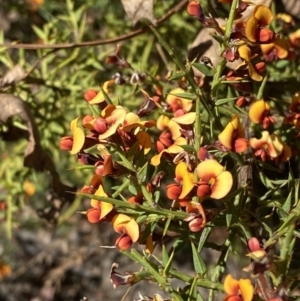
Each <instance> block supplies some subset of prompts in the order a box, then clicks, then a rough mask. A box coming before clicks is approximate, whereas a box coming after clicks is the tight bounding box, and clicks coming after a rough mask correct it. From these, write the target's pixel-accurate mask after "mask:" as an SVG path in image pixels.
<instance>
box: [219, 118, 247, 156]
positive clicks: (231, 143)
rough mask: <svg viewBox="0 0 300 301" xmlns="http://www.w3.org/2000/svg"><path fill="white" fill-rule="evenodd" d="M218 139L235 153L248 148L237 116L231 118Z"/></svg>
mask: <svg viewBox="0 0 300 301" xmlns="http://www.w3.org/2000/svg"><path fill="white" fill-rule="evenodd" d="M218 138H219V141H220V142H221V143H222V144H223V145H224V146H225V147H226V148H227V149H229V150H232V151H234V152H237V153H242V152H244V151H245V150H246V149H247V147H248V141H247V140H246V139H245V131H244V128H243V126H242V125H241V123H240V118H239V116H238V115H235V116H233V118H232V120H231V121H230V122H229V123H228V124H227V126H226V127H225V129H224V130H223V131H222V133H220V134H219V136H218Z"/></svg>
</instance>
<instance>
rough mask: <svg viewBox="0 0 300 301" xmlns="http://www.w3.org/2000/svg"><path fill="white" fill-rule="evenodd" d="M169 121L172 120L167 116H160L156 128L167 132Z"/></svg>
mask: <svg viewBox="0 0 300 301" xmlns="http://www.w3.org/2000/svg"><path fill="white" fill-rule="evenodd" d="M169 121H170V118H169V117H168V116H166V115H160V116H159V117H158V119H157V122H156V127H157V128H158V129H159V130H161V131H163V130H165V129H166V128H168V124H169Z"/></svg>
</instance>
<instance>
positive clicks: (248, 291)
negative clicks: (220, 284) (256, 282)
mask: <svg viewBox="0 0 300 301" xmlns="http://www.w3.org/2000/svg"><path fill="white" fill-rule="evenodd" d="M224 290H225V293H226V294H227V295H226V297H225V298H224V301H251V300H252V299H253V294H254V288H253V285H252V284H251V281H250V280H249V279H240V280H236V279H234V278H233V277H232V276H231V275H230V274H229V275H227V276H226V278H225V280H224Z"/></svg>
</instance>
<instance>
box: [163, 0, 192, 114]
mask: <svg viewBox="0 0 300 301" xmlns="http://www.w3.org/2000/svg"><path fill="white" fill-rule="evenodd" d="M195 2H196V1H195ZM179 93H185V91H184V90H183V89H181V88H176V89H173V90H172V91H171V92H170V93H169V94H168V96H167V99H166V102H167V104H168V105H169V106H170V108H171V109H172V111H173V112H176V111H177V110H179V109H183V110H184V111H185V112H189V111H190V110H191V109H192V107H193V101H192V100H191V99H187V98H182V97H178V96H175V94H179Z"/></svg>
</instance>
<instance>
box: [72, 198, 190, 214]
mask: <svg viewBox="0 0 300 301" xmlns="http://www.w3.org/2000/svg"><path fill="white" fill-rule="evenodd" d="M78 195H79V196H82V197H86V198H90V199H94V200H98V201H101V202H105V203H110V204H113V205H115V206H116V207H117V208H118V207H119V208H127V209H131V210H133V211H139V212H143V213H144V212H145V213H152V214H157V215H163V216H165V217H167V218H171V219H176V218H177V219H181V220H182V219H184V218H186V217H187V216H188V214H187V213H184V212H179V211H171V210H169V209H164V208H154V207H148V206H144V205H138V204H130V203H127V202H124V201H120V200H116V199H113V198H106V197H103V196H98V195H94V194H87V193H78Z"/></svg>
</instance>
